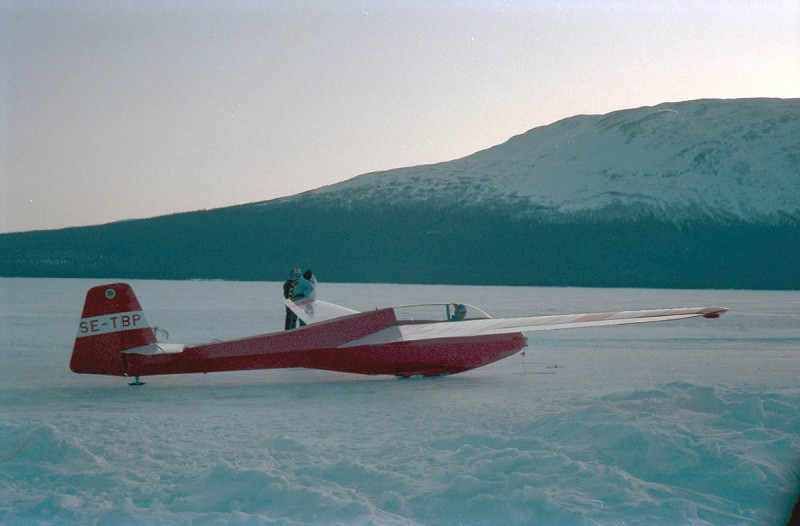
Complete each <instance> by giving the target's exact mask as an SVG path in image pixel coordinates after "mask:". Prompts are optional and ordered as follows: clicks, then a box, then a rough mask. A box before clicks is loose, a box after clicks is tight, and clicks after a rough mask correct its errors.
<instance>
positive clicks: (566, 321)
mask: <svg viewBox="0 0 800 526" xmlns="http://www.w3.org/2000/svg"><path fill="white" fill-rule="evenodd" d="M727 310H728V309H726V308H724V307H690V308H681V309H661V310H639V311H616V312H593V313H586V314H562V315H555V316H533V317H525V318H490V319H485V320H464V321H453V322H436V323H420V324H411V325H398V326H395V327H389V328H388V329H384V330H382V331H378V332H376V333H374V334H371V335H369V336H366V337H364V338H361V339H359V340H355V341H352V342H350V343H347V344H345V345H343V346H342V347H354V346H357V345H375V344H381V343H392V342H400V341H413V340H433V339H442V338H464V337H469V336H483V335H490V334H507V333H515V332H535V331H551V330H556V329H577V328H579V327H603V326H608V325H625V324H631V323H651V322H656V321H671V320H682V319H686V318H695V317H699V316H704V317H707V318H716V317H718V316H719V315H720V314H722V313H723V312H726V311H727Z"/></svg>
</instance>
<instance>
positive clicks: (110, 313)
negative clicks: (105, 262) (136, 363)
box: [69, 283, 156, 376]
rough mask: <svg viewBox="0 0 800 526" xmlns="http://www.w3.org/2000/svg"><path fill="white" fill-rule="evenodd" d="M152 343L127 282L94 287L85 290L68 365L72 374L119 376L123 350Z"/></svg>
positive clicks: (122, 372)
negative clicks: (84, 298)
mask: <svg viewBox="0 0 800 526" xmlns="http://www.w3.org/2000/svg"><path fill="white" fill-rule="evenodd" d="M155 342H156V335H155V333H154V332H153V329H151V328H150V326H149V325H148V323H147V320H146V319H145V317H144V313H143V312H142V306H141V305H140V304H139V300H138V299H136V295H135V294H134V293H133V289H132V288H131V287H130V285H128V284H126V283H113V284H109V285H101V286H99V287H94V288H92V289H90V290H89V292H87V293H86V302H85V303H84V305H83V314H82V315H81V321H80V324H79V325H78V335H77V336H76V338H75V346H74V347H73V349H72V359H71V360H70V363H69V367H70V369H72V371H74V372H76V373H84V374H107V375H112V376H123V375H124V374H125V357H124V354H123V351H125V350H127V349H133V348H136V347H143V346H145V345H148V344H151V343H155Z"/></svg>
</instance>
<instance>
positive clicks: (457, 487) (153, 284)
mask: <svg viewBox="0 0 800 526" xmlns="http://www.w3.org/2000/svg"><path fill="white" fill-rule="evenodd" d="M102 283H104V281H102V280H59V279H40V280H37V279H0V524H12V525H15V524H31V523H39V524H65V523H68V524H279V525H305V524H315V525H316V524H323V525H325V524H347V525H366V524H376V525H417V524H425V525H479V524H486V525H497V524H623V523H624V524H642V525H645V524H647V525H650V524H665V525H675V524H694V525H697V524H714V525H718V524H765V525H766V524H769V525H774V524H781V523H783V522H785V520H786V518H787V516H788V513H789V510H790V508H791V506H792V504H793V502H794V499H795V497H796V495H797V491H798V488H800V411H798V407H800V380H799V373H800V293H798V292H752V291H674V290H631V289H572V288H530V287H519V288H517V287H514V288H506V287H460V286H407V285H361V284H328V283H324V282H323V283H321V285H320V299H325V300H327V301H332V302H334V303H339V304H341V305H345V306H348V307H352V308H355V309H359V310H367V309H371V308H375V307H383V306H389V305H400V304H408V303H424V302H435V301H460V302H465V303H470V304H473V305H476V306H479V307H481V308H483V309H484V310H486V311H487V312H489V313H490V314H492V315H494V316H522V315H538V314H560V313H571V312H589V311H602V310H609V309H631V310H634V309H645V308H660V307H681V306H697V305H722V306H725V307H728V308H730V309H731V312H729V313H727V314H725V315H723V316H722V317H721V318H720V319H717V320H707V319H691V320H685V321H679V322H670V323H663V324H646V325H642V326H625V327H609V328H593V329H577V330H567V331H555V332H547V333H541V332H540V333H532V334H531V336H530V338H529V339H530V345H529V347H528V348H527V349H526V352H525V355H524V356H522V355H520V354H517V355H515V356H512V357H510V358H508V359H506V360H503V361H500V362H497V363H495V364H492V365H490V366H487V367H484V368H481V369H477V370H474V371H470V372H467V373H463V374H460V375H454V376H449V377H444V378H437V379H419V380H398V379H395V378H393V377H388V376H380V377H366V376H356V375H348V374H341V373H331V372H325V371H312V370H300V369H294V370H269V371H250V372H236V373H213V374H208V375H178V376H160V377H149V378H144V380H146V381H147V382H148V383H147V385H146V386H144V387H129V386H128V385H127V382H128V380H127V379H123V378H113V377H103V376H82V375H76V374H74V373H72V372H70V370H69V368H68V362H69V357H70V353H71V350H72V343H73V339H74V337H75V335H76V332H77V327H78V321H79V318H80V314H81V308H82V306H83V300H84V295H85V293H86V290H87V289H88V288H89V287H91V286H94V285H99V284H102ZM130 283H131V284H132V285H133V287H134V289H135V290H136V293H137V295H138V297H139V300H140V301H141V303H142V306H143V308H144V311H145V313H146V315H147V318H148V321H149V322H150V323H151V324H152V325H157V326H159V327H162V328H163V329H166V330H167V331H168V332H169V334H170V338H169V341H171V342H178V343H186V344H195V343H201V342H206V341H211V340H213V339H222V340H224V339H230V338H234V337H240V336H248V335H253V334H258V333H263V332H272V331H277V330H279V329H281V328H282V326H283V315H284V312H283V305H282V304H281V284H280V283H240V282H168V281H167V282H165V281H135V280H134V281H131V282H130Z"/></svg>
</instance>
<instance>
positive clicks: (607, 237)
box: [0, 99, 800, 290]
mask: <svg viewBox="0 0 800 526" xmlns="http://www.w3.org/2000/svg"><path fill="white" fill-rule="evenodd" d="M670 110H672V111H670ZM673 111H675V112H677V114H675V113H673ZM676 115H677V117H676ZM679 117H680V118H679ZM799 124H800V99H789V100H784V99H777V100H776V99H745V100H732V101H714V100H704V101H689V102H687V103H670V104H668V105H658V106H653V107H645V108H638V109H635V110H621V111H619V112H612V113H610V114H606V115H602V116H579V117H574V118H570V119H564V120H562V121H558V122H557V123H554V124H553V125H550V126H545V127H540V128H534V129H533V130H530V131H529V132H526V133H524V134H521V135H519V136H516V137H513V138H511V139H509V140H508V141H506V142H505V143H503V144H501V145H498V146H496V147H492V148H488V149H486V150H482V151H480V152H476V153H475V154H473V155H471V156H467V157H464V158H462V159H457V160H455V161H449V162H446V163H437V164H434V165H424V166H418V167H410V168H400V169H395V170H389V171H385V172H375V173H372V174H364V175H362V176H358V177H355V178H353V179H350V180H348V181H345V182H342V183H338V184H336V185H330V186H327V187H323V188H320V189H317V190H313V191H309V192H305V193H302V194H298V195H295V196H290V197H286V198H281V199H275V200H271V201H266V202H258V203H250V204H245V205H238V206H233V207H226V208H220V209H215V210H206V211H197V212H186V213H180V214H173V215H168V216H161V217H155V218H150V219H140V220H128V221H121V222H116V223H109V224H105V225H97V226H92V227H75V228H69V229H62V230H49V231H36V232H23V233H16V234H3V235H0V276H28V277H40V276H41V277H91V278H101V277H102V278H115V279H116V278H124V279H134V278H139V279H229V280H270V281H279V280H283V279H284V278H285V275H286V273H287V272H288V270H289V269H292V268H294V267H296V266H298V265H300V266H302V267H304V268H309V267H310V268H312V269H314V271H315V273H316V274H317V276H318V277H319V278H320V280H322V281H337V282H354V283H357V282H391V283H441V284H448V283H452V284H475V285H547V286H585V287H647V288H728V289H786V290H800V265H797V261H800V221H799V220H798V217H800V213H799V212H798V208H800V205H798V202H800V197H798V191H799V190H798V188H800V143H799V142H798V141H797V140H796V137H798V136H800V133H796V131H797V126H798V125H799ZM689 128H693V129H695V130H700V131H696V132H693V133H689V131H687V130H689ZM700 132H702V133H700ZM709 133H710V134H711V135H707V134H709ZM598 134H600V135H602V134H608V136H607V137H597V135H598ZM703 134H706V135H703ZM697 137H700V139H697ZM532 152H533V153H532ZM612 161H613V162H614V163H617V164H613V163H612ZM742 163H744V164H742ZM737 167H738V168H737Z"/></svg>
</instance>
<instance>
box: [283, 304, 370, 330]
mask: <svg viewBox="0 0 800 526" xmlns="http://www.w3.org/2000/svg"><path fill="white" fill-rule="evenodd" d="M283 303H284V304H285V305H286V306H287V307H289V309H291V311H292V312H294V313H295V314H296V315H297V317H298V318H300V319H301V320H303V321H304V322H305V323H306V324H307V325H311V324H312V323H319V322H321V321H327V320H332V319H334V318H341V317H342V316H349V315H350V314H358V311H357V310H353V309H348V308H347V307H342V306H341V305H336V304H334V303H328V302H326V301H322V300H318V299H310V300H303V301H298V302H296V303H295V302H294V301H292V300H289V299H285V300H283Z"/></svg>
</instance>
